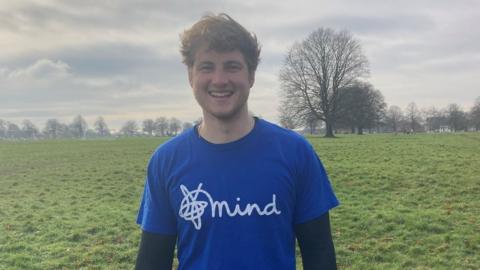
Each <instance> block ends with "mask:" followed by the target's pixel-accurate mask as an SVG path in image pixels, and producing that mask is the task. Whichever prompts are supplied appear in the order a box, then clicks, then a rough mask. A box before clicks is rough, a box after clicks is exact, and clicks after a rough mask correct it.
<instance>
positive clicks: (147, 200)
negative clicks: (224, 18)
mask: <svg viewBox="0 0 480 270" xmlns="http://www.w3.org/2000/svg"><path fill="white" fill-rule="evenodd" d="M162 180H163V179H162V176H161V172H160V171H159V162H158V154H157V153H156V154H154V155H153V156H152V158H151V159H150V162H149V164H148V169H147V176H146V178H145V187H144V191H143V197H142V202H141V204H140V209H139V211H138V216H137V224H139V225H140V226H141V228H142V229H143V230H144V231H148V232H153V233H161V234H169V235H174V234H176V220H175V215H174V213H173V211H172V207H171V205H170V201H169V196H168V192H167V190H166V186H165V184H164V181H162Z"/></svg>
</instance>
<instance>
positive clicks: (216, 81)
mask: <svg viewBox="0 0 480 270" xmlns="http://www.w3.org/2000/svg"><path fill="white" fill-rule="evenodd" d="M227 83H228V78H227V74H226V73H225V72H224V71H223V70H221V69H218V70H215V72H214V73H213V77H212V84H213V86H214V87H224V86H225V85H227Z"/></svg>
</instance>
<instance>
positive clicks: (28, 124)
mask: <svg viewBox="0 0 480 270" xmlns="http://www.w3.org/2000/svg"><path fill="white" fill-rule="evenodd" d="M22 133H23V136H24V137H25V138H27V139H36V138H38V137H39V135H40V132H39V131H38V128H37V127H36V126H35V125H34V124H33V123H32V121H30V120H23V123H22Z"/></svg>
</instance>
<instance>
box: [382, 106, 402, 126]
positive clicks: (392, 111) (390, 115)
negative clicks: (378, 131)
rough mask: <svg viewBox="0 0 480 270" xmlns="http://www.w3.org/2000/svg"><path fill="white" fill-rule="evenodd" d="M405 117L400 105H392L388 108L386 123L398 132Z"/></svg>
mask: <svg viewBox="0 0 480 270" xmlns="http://www.w3.org/2000/svg"><path fill="white" fill-rule="evenodd" d="M402 119H403V112H402V109H401V108H400V107H398V106H395V105H392V106H390V108H388V111H387V116H386V122H387V123H386V124H387V125H388V126H389V127H391V128H392V131H393V132H395V133H397V132H398V129H399V127H400V121H402Z"/></svg>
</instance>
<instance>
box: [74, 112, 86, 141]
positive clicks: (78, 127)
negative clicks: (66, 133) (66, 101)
mask: <svg viewBox="0 0 480 270" xmlns="http://www.w3.org/2000/svg"><path fill="white" fill-rule="evenodd" d="M87 128H88V126H87V122H86V121H85V119H83V117H82V116H81V115H77V116H75V118H73V121H72V123H71V124H70V132H71V133H72V136H73V137H75V138H84V137H85V134H86V133H87Z"/></svg>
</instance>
